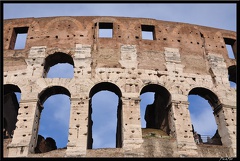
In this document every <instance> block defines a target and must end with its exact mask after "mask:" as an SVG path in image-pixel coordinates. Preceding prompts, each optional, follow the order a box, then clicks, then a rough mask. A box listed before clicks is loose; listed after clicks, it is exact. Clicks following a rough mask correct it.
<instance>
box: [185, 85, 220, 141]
mask: <svg viewBox="0 0 240 161" xmlns="http://www.w3.org/2000/svg"><path fill="white" fill-rule="evenodd" d="M188 101H189V103H190V104H189V111H190V117H191V122H192V128H193V133H194V132H197V133H198V135H199V136H200V143H204V144H218V145H222V142H221V137H220V136H219V133H218V128H217V124H216V120H215V118H214V115H213V113H216V112H217V111H218V110H219V108H220V106H221V104H220V102H219V99H218V98H217V96H216V95H215V94H214V93H213V92H212V91H210V90H208V89H205V88H201V87H197V88H193V89H192V90H191V91H190V92H189V96H188ZM215 117H216V116H215Z"/></svg>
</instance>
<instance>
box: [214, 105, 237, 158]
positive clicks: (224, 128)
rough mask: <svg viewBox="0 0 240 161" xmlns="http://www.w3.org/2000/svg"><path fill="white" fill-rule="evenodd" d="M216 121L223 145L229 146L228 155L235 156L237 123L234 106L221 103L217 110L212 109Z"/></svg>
mask: <svg viewBox="0 0 240 161" xmlns="http://www.w3.org/2000/svg"><path fill="white" fill-rule="evenodd" d="M214 113H215V118H216V122H217V125H218V133H219V135H220V137H221V141H222V144H223V146H226V147H229V149H230V155H231V156H229V157H236V156H237V138H236V135H237V131H236V130H237V123H236V118H237V116H236V113H237V109H236V107H234V106H229V105H224V104H221V107H219V108H218V109H217V110H215V111H214Z"/></svg>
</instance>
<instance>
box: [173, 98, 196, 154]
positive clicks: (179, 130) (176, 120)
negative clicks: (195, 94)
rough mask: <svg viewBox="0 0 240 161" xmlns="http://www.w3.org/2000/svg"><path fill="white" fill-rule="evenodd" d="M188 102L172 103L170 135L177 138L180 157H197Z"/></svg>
mask: <svg viewBox="0 0 240 161" xmlns="http://www.w3.org/2000/svg"><path fill="white" fill-rule="evenodd" d="M188 105H189V103H188V102H187V101H176V100H173V101H172V107H171V110H170V112H171V114H170V125H171V126H172V127H170V128H171V132H170V135H172V136H173V137H175V138H176V140H177V148H178V153H179V155H186V156H197V154H198V153H197V146H196V143H195V142H194V138H193V133H192V124H191V118H190V112H189V110H188Z"/></svg>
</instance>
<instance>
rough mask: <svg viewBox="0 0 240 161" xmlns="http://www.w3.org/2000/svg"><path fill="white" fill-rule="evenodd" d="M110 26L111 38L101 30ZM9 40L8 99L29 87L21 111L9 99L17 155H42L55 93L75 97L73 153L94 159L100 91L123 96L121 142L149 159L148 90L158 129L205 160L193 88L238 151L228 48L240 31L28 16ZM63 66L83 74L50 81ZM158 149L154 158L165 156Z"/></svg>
mask: <svg viewBox="0 0 240 161" xmlns="http://www.w3.org/2000/svg"><path fill="white" fill-rule="evenodd" d="M102 29H107V30H110V31H111V33H112V35H110V36H109V37H104V36H100V34H99V32H100V30H102ZM143 32H148V33H150V34H151V38H150V39H147V38H144V37H143V36H142V33H143ZM21 33H26V34H27V39H26V45H25V47H24V48H23V49H15V43H16V38H17V36H18V34H21ZM3 45H4V46H3V47H4V51H3V56H4V59H3V63H4V77H3V78H4V79H3V80H4V94H5V96H6V98H5V97H4V99H5V100H6V101H7V99H9V96H10V95H11V93H13V92H21V100H20V102H19V109H18V108H16V107H12V106H14V105H12V104H14V101H13V102H10V103H8V104H7V103H6V104H4V105H5V106H4V111H6V114H5V116H4V122H5V123H7V124H8V125H9V126H10V124H11V126H13V124H15V123H16V128H15V130H14V134H13V138H12V141H11V142H10V144H8V146H7V148H8V157H28V156H29V155H30V154H33V153H35V151H34V149H35V147H36V145H37V140H38V127H39V118H40V115H41V111H42V109H43V107H42V106H43V103H44V101H45V100H46V99H47V98H48V97H50V96H51V95H54V94H65V95H67V96H69V97H70V101H71V107H70V123H69V135H68V144H67V149H66V150H65V154H64V155H65V156H66V157H84V156H87V153H88V151H89V149H91V147H92V129H91V127H92V120H91V98H92V96H93V95H94V94H95V93H97V92H99V91H101V90H108V91H111V92H114V93H115V94H116V95H117V96H118V97H119V105H118V113H117V120H118V121H117V134H116V138H117V139H116V140H117V141H116V148H120V149H121V150H122V151H123V156H125V157H127V156H141V157H142V156H149V155H150V154H149V155H148V154H146V153H145V152H144V150H145V151H146V149H144V147H143V145H145V144H146V142H147V140H146V139H145V138H143V133H142V128H141V120H140V95H141V94H142V93H145V92H155V97H156V99H155V107H157V108H155V109H154V110H155V112H154V116H152V117H150V119H151V118H154V119H152V120H153V121H151V122H148V124H149V127H151V128H155V129H161V130H163V131H164V132H166V133H167V135H168V136H169V137H171V138H173V139H175V141H174V145H176V147H175V148H176V150H173V153H172V154H170V155H172V156H177V157H179V156H197V157H198V156H204V154H200V152H199V151H198V150H197V149H198V148H199V147H198V145H196V144H195V142H194V139H193V134H192V126H191V125H192V123H191V120H190V113H189V110H188V106H189V102H188V95H190V94H194V95H199V96H201V97H203V98H205V99H206V100H208V101H209V104H210V105H211V107H212V110H213V115H214V117H215V120H216V123H217V127H218V133H219V135H220V137H221V142H222V145H221V146H222V147H225V148H227V149H228V152H227V154H228V157H235V156H236V151H237V150H236V90H235V89H234V88H231V87H230V82H229V81H232V82H235V83H236V60H235V59H231V58H229V56H228V51H227V49H226V45H231V46H232V49H233V52H234V55H235V58H236V55H237V51H236V48H237V41H236V32H233V31H228V30H223V29H216V28H211V27H204V26H198V25H192V24H186V23H177V22H167V21H160V20H154V19H148V18H127V17H48V18H23V19H8V20H4V39H3ZM57 63H69V64H71V65H73V67H74V77H73V78H46V75H47V72H48V71H49V69H50V67H52V66H53V65H55V64H57ZM7 95H8V96H7ZM12 100H14V98H13V97H12ZM15 100H16V98H15ZM10 108H11V109H10ZM7 110H13V111H15V115H16V116H13V115H10V114H9V113H11V112H7ZM149 113H150V114H149V115H151V113H152V112H149ZM12 114H13V113H12ZM149 115H148V114H147V115H146V117H149ZM16 118H17V119H16ZM141 119H144V118H141ZM9 120H10V121H9ZM12 128H13V127H11V129H10V131H11V130H12ZM160 144H161V143H160ZM154 145H155V144H154ZM146 148H147V147H146ZM157 149H159V147H155V151H157ZM219 149H220V148H219ZM159 151H160V152H156V153H154V154H155V156H158V157H165V155H164V153H162V152H161V150H159ZM215 155H216V154H215ZM213 156H214V154H213ZM218 157H221V154H219V156H218Z"/></svg>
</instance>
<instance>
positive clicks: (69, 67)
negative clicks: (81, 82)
mask: <svg viewBox="0 0 240 161" xmlns="http://www.w3.org/2000/svg"><path fill="white" fill-rule="evenodd" d="M73 68H74V63H73V59H72V57H71V56H70V55H68V54H65V53H62V52H56V53H54V54H52V55H49V56H48V57H47V58H46V59H45V64H44V74H43V77H44V78H73V76H74V69H73Z"/></svg>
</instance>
